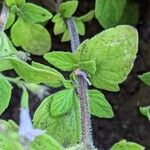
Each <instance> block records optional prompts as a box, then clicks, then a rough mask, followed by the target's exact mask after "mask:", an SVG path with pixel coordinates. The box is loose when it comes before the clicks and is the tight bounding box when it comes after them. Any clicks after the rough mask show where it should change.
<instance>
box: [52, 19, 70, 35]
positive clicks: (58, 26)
mask: <svg viewBox="0 0 150 150" xmlns="http://www.w3.org/2000/svg"><path fill="white" fill-rule="evenodd" d="M66 29H67V26H66V24H65V22H64V20H63V19H62V20H59V21H58V22H56V23H55V25H54V34H55V35H59V34H62V33H64V32H65V31H66Z"/></svg>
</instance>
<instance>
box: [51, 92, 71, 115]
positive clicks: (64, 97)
mask: <svg viewBox="0 0 150 150" xmlns="http://www.w3.org/2000/svg"><path fill="white" fill-rule="evenodd" d="M72 103H73V89H69V90H62V91H60V92H58V93H55V94H54V96H53V101H52V104H51V115H52V116H53V117H56V116H60V115H63V114H65V113H67V112H68V111H69V109H70V108H71V106H72Z"/></svg>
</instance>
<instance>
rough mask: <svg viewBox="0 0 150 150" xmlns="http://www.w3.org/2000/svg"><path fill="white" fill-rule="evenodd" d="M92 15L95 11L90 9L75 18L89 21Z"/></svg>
mask: <svg viewBox="0 0 150 150" xmlns="http://www.w3.org/2000/svg"><path fill="white" fill-rule="evenodd" d="M94 15H95V11H94V10H91V11H89V12H88V13H87V14H85V15H83V16H80V17H78V18H77V20H80V21H82V22H89V21H91V20H92V19H93V18H94Z"/></svg>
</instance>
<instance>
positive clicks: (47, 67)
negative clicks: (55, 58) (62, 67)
mask: <svg viewBox="0 0 150 150" xmlns="http://www.w3.org/2000/svg"><path fill="white" fill-rule="evenodd" d="M32 66H33V67H36V68H38V69H42V70H45V71H51V72H54V73H56V74H58V75H59V76H60V77H61V78H63V76H62V74H61V73H59V72H58V71H57V70H56V69H54V68H51V67H49V66H46V65H43V64H40V63H37V62H34V61H32Z"/></svg>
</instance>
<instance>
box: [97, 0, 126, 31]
mask: <svg viewBox="0 0 150 150" xmlns="http://www.w3.org/2000/svg"><path fill="white" fill-rule="evenodd" d="M125 5H126V0H111V1H110V0H96V6H95V7H96V8H95V15H96V18H97V19H98V21H99V23H100V24H101V25H102V26H103V27H104V28H105V29H106V28H109V27H113V26H116V25H117V23H118V22H119V20H120V18H121V17H122V15H123V12H124V8H125Z"/></svg>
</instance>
